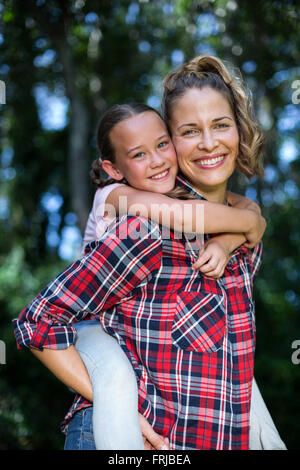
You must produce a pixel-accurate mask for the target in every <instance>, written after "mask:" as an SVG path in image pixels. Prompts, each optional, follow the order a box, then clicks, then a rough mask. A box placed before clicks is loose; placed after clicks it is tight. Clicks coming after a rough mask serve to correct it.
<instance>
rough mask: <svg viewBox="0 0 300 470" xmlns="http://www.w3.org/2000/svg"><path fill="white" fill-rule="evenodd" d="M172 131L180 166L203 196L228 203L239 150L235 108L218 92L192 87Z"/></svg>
mask: <svg viewBox="0 0 300 470" xmlns="http://www.w3.org/2000/svg"><path fill="white" fill-rule="evenodd" d="M170 128H171V132H172V140H173V143H174V146H175V149H176V152H177V158H178V164H179V167H180V169H181V171H182V172H183V174H184V175H185V176H186V178H187V179H188V180H189V181H190V182H191V183H192V184H193V186H194V187H195V188H196V189H198V190H199V192H200V193H201V194H203V196H205V197H207V198H208V199H210V200H213V201H214V202H221V203H224V202H225V192H226V185H227V181H228V178H229V177H230V176H231V175H232V173H233V171H234V169H235V165H236V157H237V154H238V149H239V134H238V129H237V125H236V122H235V119H234V115H233V113H232V110H231V107H230V105H229V103H228V101H227V100H226V98H224V97H223V95H221V94H220V93H219V92H218V91H215V90H213V89H212V88H209V87H205V88H202V89H198V88H192V89H189V90H187V91H186V92H185V94H184V95H183V96H182V97H181V98H179V100H178V101H177V102H176V103H174V106H173V109H172V113H171V121H170Z"/></svg>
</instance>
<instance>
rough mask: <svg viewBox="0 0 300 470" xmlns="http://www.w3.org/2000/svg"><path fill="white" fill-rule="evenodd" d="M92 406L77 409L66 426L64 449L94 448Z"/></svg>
mask: <svg viewBox="0 0 300 470" xmlns="http://www.w3.org/2000/svg"><path fill="white" fill-rule="evenodd" d="M92 419H93V408H92V407H90V408H85V409H84V410H80V411H78V412H77V413H76V414H75V415H74V417H73V418H72V420H71V422H70V424H69V426H68V434H67V437H66V440H65V446H64V450H96V446H95V441H94V437H93V423H92Z"/></svg>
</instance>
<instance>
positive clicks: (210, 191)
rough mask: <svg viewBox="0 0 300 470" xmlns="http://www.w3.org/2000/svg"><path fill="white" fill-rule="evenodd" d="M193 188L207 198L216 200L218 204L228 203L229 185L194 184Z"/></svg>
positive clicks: (211, 200) (212, 200)
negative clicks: (202, 185) (227, 192)
mask: <svg viewBox="0 0 300 470" xmlns="http://www.w3.org/2000/svg"><path fill="white" fill-rule="evenodd" d="M193 188H194V190H195V191H197V192H198V193H200V194H201V195H202V196H203V197H205V199H207V200H208V201H210V202H215V203H218V204H226V189H227V185H224V186H223V187H221V188H220V187H218V188H215V187H204V188H203V187H199V186H196V185H193Z"/></svg>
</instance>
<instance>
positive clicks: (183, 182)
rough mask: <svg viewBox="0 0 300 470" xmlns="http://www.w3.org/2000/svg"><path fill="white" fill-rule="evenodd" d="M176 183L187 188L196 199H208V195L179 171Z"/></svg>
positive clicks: (227, 203)
mask: <svg viewBox="0 0 300 470" xmlns="http://www.w3.org/2000/svg"><path fill="white" fill-rule="evenodd" d="M176 184H177V185H178V186H182V187H183V188H185V189H186V190H187V191H188V192H189V193H190V194H192V195H193V196H195V198H196V199H203V200H204V201H207V199H206V197H204V196H203V195H202V194H201V193H199V191H197V190H196V189H195V188H194V187H193V186H192V184H191V183H190V182H189V181H188V180H187V179H186V178H185V176H184V175H183V174H182V173H181V172H179V173H178V175H177V177H176ZM226 205H227V206H230V204H229V202H228V201H226Z"/></svg>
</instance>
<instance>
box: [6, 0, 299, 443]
mask: <svg viewBox="0 0 300 470" xmlns="http://www.w3.org/2000/svg"><path fill="white" fill-rule="evenodd" d="M297 3H298V2H297V1H296V0H295V1H291V0H290V1H289V0H287V1H280V0H277V1H271V0H264V1H255V2H253V1H243V2H242V1H240V2H238V1H235V0H207V1H205V0H202V1H201V0H200V1H193V0H174V1H165V0H158V1H156V0H153V1H148V0H133V1H129V0H114V1H106V0H74V1H71V0H64V1H60V0H47V1H46V0H26V2H23V1H21V0H6V1H5V2H4V1H3V0H0V80H1V81H2V82H0V84H1V85H2V86H1V90H2V101H1V103H2V104H0V122H1V131H0V132H1V134H0V146H1V148H0V312H1V314H0V340H1V343H0V346H2V352H1V354H2V359H1V357H0V362H1V363H0V450H1V449H2V450H4V449H34V450H38V449H50V450H51V449H62V448H63V444H64V437H63V435H62V434H61V433H60V430H59V425H60V422H61V420H62V419H63V417H64V415H65V413H66V411H67V410H68V408H69V406H70V405H71V402H72V400H73V395H72V393H71V392H70V391H69V390H67V389H66V387H65V386H64V385H63V384H61V383H60V382H58V380H57V379H55V378H54V377H53V376H52V375H51V374H50V372H48V371H47V370H46V369H45V368H44V366H42V365H41V364H40V363H39V362H38V361H37V359H35V358H34V357H33V355H31V353H30V352H28V351H17V349H16V344H15V339H14V336H13V330H12V323H11V320H12V319H13V318H15V317H16V316H18V314H19V312H20V311H21V310H22V309H23V308H24V307H25V306H26V305H27V304H28V303H29V301H30V300H31V299H32V298H33V297H34V296H35V295H36V294H37V293H38V292H39V291H40V289H41V288H42V287H44V286H45V285H46V284H47V283H48V282H49V281H50V280H51V279H52V278H53V277H54V276H55V275H56V274H58V272H60V271H61V270H62V269H63V268H64V267H66V266H67V265H68V264H69V263H70V262H72V261H73V260H74V259H76V257H77V256H78V253H79V250H80V245H81V239H82V238H81V237H82V232H83V229H84V226H85V223H86V220H87V216H88V213H89V210H90V208H91V203H92V198H93V192H94V188H93V187H92V184H91V183H90V181H89V169H90V165H91V162H92V161H93V159H95V158H96V157H97V149H96V143H95V137H94V134H95V128H96V125H97V122H98V120H99V117H100V115H101V113H102V112H103V111H104V110H106V108H107V107H108V106H110V105H112V104H115V103H117V102H126V101H132V100H134V101H142V102H147V103H148V104H149V105H151V106H153V107H155V108H157V109H159V106H160V97H161V92H162V89H161V81H162V78H163V77H164V75H165V74H166V73H167V72H169V71H170V70H171V69H173V68H175V67H177V66H178V65H180V64H181V63H182V62H183V61H186V60H188V59H190V58H192V57H194V56H195V55H199V54H212V55H217V56H220V57H221V58H223V59H225V60H227V61H229V63H230V64H232V65H233V66H235V67H237V68H239V70H240V71H241V73H242V75H243V77H244V79H245V81H246V82H247V84H248V86H249V88H250V89H251V91H252V94H253V97H254V101H255V108H256V113H257V116H258V118H259V120H260V122H261V125H262V127H263V129H264V131H265V133H266V150H265V156H264V165H265V170H266V171H265V177H264V178H263V179H257V178H255V179H253V180H251V181H248V180H247V179H246V178H245V177H243V176H241V175H238V174H236V175H234V177H233V181H232V188H234V190H235V191H236V192H239V193H240V194H245V195H246V196H248V197H250V198H252V199H253V200H255V201H257V202H258V203H259V204H260V205H261V207H262V209H263V214H264V215H265V217H266V218H267V221H268V227H267V230H266V233H265V236H264V246H265V254H264V262H263V267H262V269H261V272H260V275H259V277H258V279H257V281H256V286H255V299H256V309H257V351H256V362H255V377H256V380H257V382H258V385H259V387H260V389H261V392H262V395H263V397H264V399H265V402H266V404H267V406H268V408H269V410H270V412H271V415H272V417H273V419H274V421H275V423H276V425H277V428H278V430H279V432H280V434H281V437H282V439H283V440H284V441H285V443H286V445H287V447H288V448H289V449H298V450H299V449H300V443H299V439H300V401H299V392H300V364H299V363H300V282H299V281H300V248H299V247H300V216H299V208H300V198H299V188H300V185H299V183H300V159H299V149H300V147H299V134H300V47H299V46H300V43H299V38H300V31H299V25H300V11H299V3H298V6H297ZM3 82H4V84H5V90H4V87H3ZM4 91H5V94H4ZM4 95H5V96H4ZM4 98H5V100H4ZM4 101H5V103H4ZM4 345H5V350H4ZM297 350H299V353H298V352H297Z"/></svg>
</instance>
